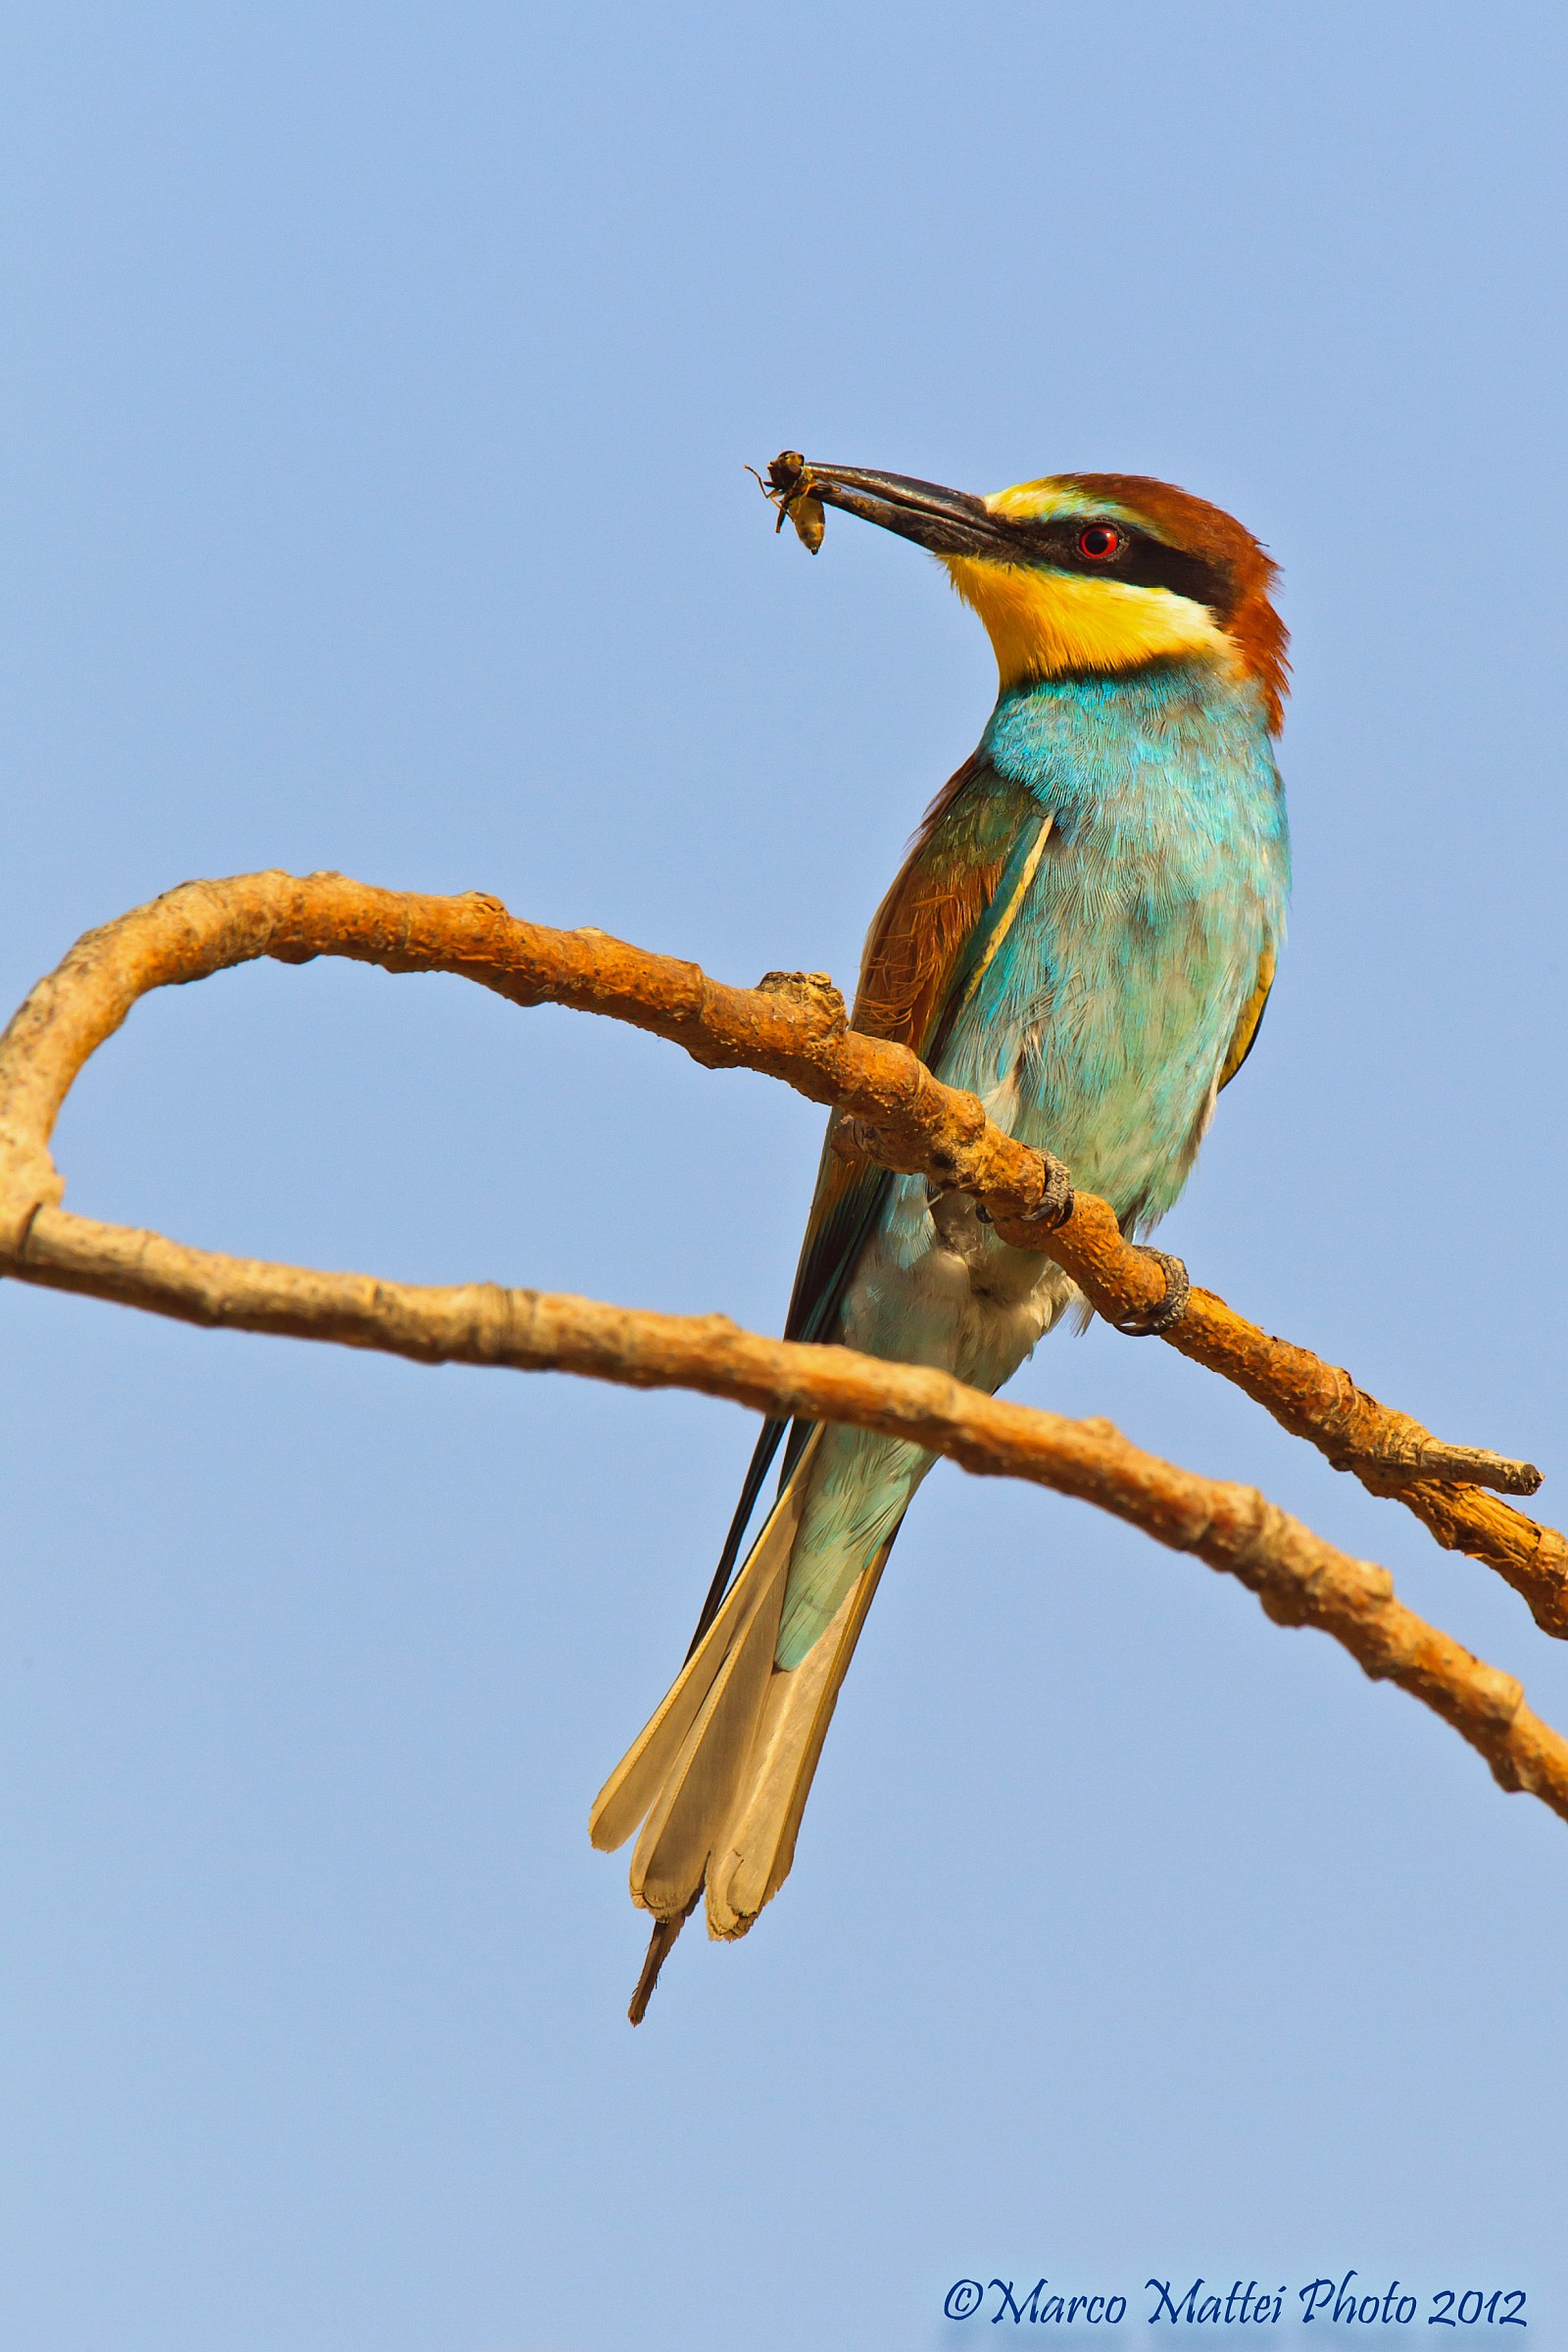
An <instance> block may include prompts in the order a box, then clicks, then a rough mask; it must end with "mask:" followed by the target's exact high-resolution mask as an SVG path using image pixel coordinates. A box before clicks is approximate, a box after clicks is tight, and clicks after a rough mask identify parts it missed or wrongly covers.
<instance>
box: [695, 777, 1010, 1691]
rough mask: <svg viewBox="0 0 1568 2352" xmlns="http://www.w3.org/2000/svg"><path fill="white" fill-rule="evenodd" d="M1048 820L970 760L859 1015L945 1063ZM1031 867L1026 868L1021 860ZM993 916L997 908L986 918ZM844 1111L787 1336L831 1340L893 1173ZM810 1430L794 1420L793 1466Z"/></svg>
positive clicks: (735, 1543)
mask: <svg viewBox="0 0 1568 2352" xmlns="http://www.w3.org/2000/svg"><path fill="white" fill-rule="evenodd" d="M1049 827H1050V818H1049V817H1047V816H1045V815H1044V814H1043V812H1042V810H1041V808H1040V805H1039V803H1038V802H1037V801H1036V800H1034V799H1033V797H1032V796H1031V795H1030V794H1029V793H1027V792H1026V791H1025V790H1024V789H1023V787H1022V786H1021V785H1017V784H1013V783H1010V782H1008V781H1006V780H1005V778H1003V777H1001V776H999V775H998V773H997V771H996V770H995V768H993V767H992V765H991V762H990V760H988V759H986V758H985V756H984V754H983V753H980V752H976V753H974V754H972V755H971V757H970V758H969V759H968V760H965V761H964V763H963V765H962V766H961V767H960V768H959V769H958V771H957V773H956V775H955V776H953V777H951V778H950V780H949V781H948V783H947V784H945V785H944V786H943V788H942V790H941V792H940V793H938V795H937V797H936V799H935V800H934V801H933V802H932V804H931V806H930V808H929V809H927V810H926V813H925V817H924V819H923V821H922V823H921V826H920V830H919V832H918V833H917V834H916V835H915V838H914V840H913V842H912V843H911V844H910V848H909V854H908V856H907V858H906V859H905V861H904V864H903V866H902V867H901V869H900V871H899V874H898V876H897V878H896V880H895V881H894V883H893V886H892V888H891V889H890V890H889V892H888V894H887V896H886V898H885V899H884V900H883V901H882V904H881V906H880V907H878V908H877V910H876V913H875V914H874V915H873V916H872V918H871V928H870V930H869V932H868V933H867V935H866V942H865V953H864V955H863V956H862V958H861V962H860V979H859V986H858V989H857V991H856V997H855V1007H854V1010H853V1011H852V1013H851V1015H850V1026H851V1027H852V1028H853V1029H858V1030H859V1031H860V1032H861V1034H862V1035H864V1036H867V1037H882V1038H889V1039H891V1040H893V1041H894V1042H895V1043H897V1044H899V1045H904V1046H908V1047H909V1048H910V1050H911V1051H912V1052H913V1053H915V1054H918V1055H919V1056H920V1058H921V1060H922V1061H924V1062H926V1063H930V1062H932V1061H934V1060H936V1059H937V1058H938V1057H939V1056H940V1054H941V1053H942V1050H943V1048H944V1046H945V1045H946V1043H947V1037H948V1033H949V1030H950V1028H951V1025H952V1021H953V1017H954V1015H955V1014H956V1011H957V1009H958V1007H959V1006H960V1005H961V1004H962V1003H963V1000H964V998H965V996H966V994H967V992H968V989H969V987H970V986H971V985H972V983H973V981H974V980H975V979H976V978H977V976H978V973H979V972H980V970H982V969H983V968H984V964H985V962H986V961H987V960H989V957H990V956H991V954H992V953H994V952H995V948H996V946H997V944H998V939H999V937H1000V930H999V925H1005V923H1006V922H1007V921H1010V919H1011V915H1012V913H1013V912H1015V911H1016V908H1017V906H1018V904H1019V902H1020V901H1021V898H1022V895H1023V889H1024V888H1026V887H1027V883H1028V881H1029V880H1030V879H1032V874H1033V864H1034V862H1035V861H1037V860H1038V857H1039V853H1040V850H1041V848H1042V847H1043V845H1044V838H1045V832H1046V831H1047V830H1049ZM1026 866H1027V868H1028V871H1027V872H1025V871H1024V870H1023V869H1024V868H1025V867H1026ZM988 918H989V919H988ZM840 1125H841V1120H840V1117H839V1114H838V1112H837V1111H835V1112H834V1113H833V1114H832V1115H831V1117H830V1118H829V1120H828V1129H827V1138H826V1141H825V1143H824V1144H823V1147H822V1158H821V1163H820V1165H819V1167H818V1170H817V1178H816V1191H815V1194H814V1195H813V1198H812V1201H811V1210H810V1215H809V1219H808V1221H807V1227H806V1236H805V1240H804V1242H803V1244H802V1247H801V1257H800V1263H799V1265H798V1266H797V1268H796V1273H795V1287H794V1290H793V1292H792V1293H791V1297H790V1305H789V1313H788V1315H787V1316H786V1317H785V1322H784V1336H785V1338H786V1339H789V1340H807V1341H811V1340H830V1339H831V1338H832V1337H833V1334H834V1330H835V1328H836V1326H837V1322H838V1316H839V1310H840V1308H841V1307H842V1305H843V1303H844V1295H845V1292H846V1291H847V1289H848V1288H849V1283H850V1278H851V1276H852V1274H853V1273H854V1271H855V1264H856V1260H857V1259H858V1256H859V1254H860V1251H861V1250H862V1249H863V1248H864V1246H865V1242H866V1238H867V1236H868V1235H869V1233H870V1232H871V1230H872V1227H873V1226H874V1225H875V1223H876V1220H877V1217H878V1216H879V1214H880V1213H881V1209H882V1206H883V1203H884V1201H886V1199H887V1194H888V1188H889V1186H890V1185H891V1184H892V1182H893V1179H892V1176H891V1175H890V1174H889V1172H888V1171H887V1169H885V1168H880V1167H878V1166H876V1164H875V1163H874V1162H873V1161H871V1160H868V1159H866V1158H865V1157H864V1156H863V1154H860V1153H856V1152H851V1153H848V1154H846V1153H844V1152H841V1151H836V1150H835V1149H834V1143H835V1138H836V1137H837V1135H838V1130H839V1127H840ZM788 1427H789V1424H788V1423H787V1422H784V1421H767V1422H764V1423H763V1425H762V1432H761V1435H760V1438H759V1439H758V1442H757V1447H756V1450H755V1452H754V1453H753V1455H752V1460H751V1466H750V1468H749V1469H748V1471H747V1474H746V1482H745V1484H744V1486H743V1487H742V1489H741V1495H740V1501H739V1503H738V1504H737V1506H736V1510H735V1517H734V1519H733V1521H732V1522H731V1525H730V1531H729V1536H728V1539H727V1541H726V1543H725V1545H724V1549H723V1553H722V1555H721V1557H720V1559H719V1563H718V1568H717V1570H716V1572H715V1574H714V1578H713V1583H712V1587H711V1591H710V1593H709V1595H708V1599H707V1601H706V1603H705V1604H704V1609H703V1614H702V1616H701V1618H700V1619H699V1621H698V1627H697V1632H696V1634H695V1635H694V1636H693V1639H692V1647H693V1649H694V1650H695V1648H696V1646H697V1643H698V1642H700V1641H701V1640H702V1638H703V1635H704V1634H705V1633H706V1632H707V1630H708V1627H709V1626H710V1625H711V1622H712V1619H713V1616H714V1614H715V1613H716V1611H717V1608H718V1605H719V1603H720V1601H721V1600H722V1598H723V1595H724V1592H725V1588H726V1587H727V1585H728V1583H729V1579H730V1576H731V1574H732V1573H733V1570H734V1567H735V1563H736V1561H737V1560H738V1559H739V1557H740V1555H741V1546H742V1544H744V1543H745V1540H746V1530H747V1527H748V1526H749V1524H750V1522H751V1518H752V1514H753V1512H754V1510H755V1509H756V1507H757V1502H758V1497H759V1496H760V1494H761V1491H762V1487H763V1485H764V1483H765V1481H766V1478H767V1474H768V1470H769V1468H770V1466H771V1464H772V1460H773V1456H774V1455H775V1453H776V1452H777V1451H778V1447H779V1445H780V1442H781V1441H782V1439H783V1437H784V1433H785V1431H786V1429H787V1428H788ZM808 1436H809V1424H805V1425H801V1424H797V1426H796V1428H795V1429H794V1431H793V1433H792V1435H791V1439H790V1446H789V1449H788V1452H787V1454H786V1457H785V1464H784V1472H785V1476H786V1477H787V1476H788V1475H789V1472H790V1471H791V1469H793V1467H794V1465H795V1462H796V1461H797V1460H798V1459H799V1456H800V1451H801V1448H802V1446H804V1445H805V1443H806V1440H807V1437H808Z"/></svg>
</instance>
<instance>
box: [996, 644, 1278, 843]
mask: <svg viewBox="0 0 1568 2352" xmlns="http://www.w3.org/2000/svg"><path fill="white" fill-rule="evenodd" d="M981 749H982V750H983V751H984V752H985V753H986V754H987V756H988V757H989V759H990V760H991V763H992V765H993V766H994V767H995V768H996V769H997V770H998V771H999V773H1001V774H1003V775H1005V776H1007V777H1009V778H1010V779H1011V780H1012V781H1013V782H1015V783H1018V784H1022V785H1023V786H1024V787H1025V788H1026V789H1027V790H1029V791H1030V792H1032V793H1034V794H1036V795H1037V796H1038V797H1039V798H1041V799H1042V800H1044V801H1045V802H1047V804H1048V805H1049V806H1051V807H1052V808H1053V809H1054V810H1056V812H1057V813H1058V814H1059V815H1060V816H1062V817H1063V818H1065V817H1066V816H1067V815H1068V813H1069V810H1070V808H1071V807H1072V805H1074V804H1077V805H1079V806H1088V805H1092V804H1094V803H1096V802H1101V801H1103V800H1104V799H1105V798H1106V796H1113V797H1116V798H1121V797H1123V796H1126V795H1129V794H1131V795H1135V796H1136V795H1138V794H1139V793H1140V792H1141V790H1142V789H1143V785H1144V784H1145V783H1147V782H1150V781H1152V778H1153V776H1154V775H1155V774H1156V773H1158V774H1160V775H1163V776H1167V777H1169V776H1174V775H1175V774H1177V773H1185V774H1186V775H1187V776H1188V777H1189V778H1192V779H1194V780H1197V779H1198V778H1200V777H1201V776H1204V775H1218V774H1220V773H1222V772H1227V771H1229V772H1237V771H1246V772H1247V773H1249V774H1253V773H1255V774H1257V775H1258V776H1260V777H1262V776H1266V777H1267V778H1269V779H1271V780H1272V779H1273V776H1274V762H1273V753H1272V746H1271V744H1270V740H1269V728H1268V711H1267V709H1266V707H1265V703H1264V698H1263V695H1262V693H1261V692H1260V690H1259V688H1258V687H1257V685H1256V683H1255V681H1254V680H1252V679H1251V678H1250V677H1248V676H1246V675H1245V674H1242V673H1238V672H1237V671H1236V670H1235V669H1233V668H1232V667H1231V666H1230V665H1229V664H1220V663H1216V662H1210V661H1208V660H1207V659H1206V658H1204V657H1202V656H1200V657H1199V658H1197V659H1196V660H1180V659H1176V660H1163V661H1156V662H1146V663H1144V664H1143V665H1142V666H1141V667H1139V668H1136V669H1126V670H1120V671H1118V672H1116V673H1115V674H1114V675H1113V676H1109V677H1104V676H1084V675H1078V676H1072V677H1057V678H1041V679H1036V680H1035V681H1033V682H1032V683H1030V684H1028V685H1021V686H1015V687H1012V688H1010V689H1006V690H1005V691H1004V693H1003V694H1002V696H1001V698H1000V699H999V701H998V703H997V707H996V709H995V711H993V712H992V714H991V720H990V723H989V725H988V726H987V728H986V732H985V735H984V738H983V739H982V744H981Z"/></svg>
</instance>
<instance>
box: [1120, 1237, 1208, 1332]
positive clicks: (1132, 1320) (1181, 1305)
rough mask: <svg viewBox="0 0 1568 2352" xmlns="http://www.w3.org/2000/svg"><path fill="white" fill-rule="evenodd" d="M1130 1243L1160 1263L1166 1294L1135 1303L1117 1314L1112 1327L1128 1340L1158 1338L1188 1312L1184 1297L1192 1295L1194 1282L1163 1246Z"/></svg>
mask: <svg viewBox="0 0 1568 2352" xmlns="http://www.w3.org/2000/svg"><path fill="white" fill-rule="evenodd" d="M1132 1247H1133V1249H1135V1250H1138V1251H1139V1252H1140V1254H1141V1255H1142V1256H1144V1257H1152V1259H1153V1260H1154V1263H1155V1264H1156V1265H1157V1266H1158V1267H1159V1269H1160V1271H1161V1273H1162V1274H1163V1275H1164V1277H1165V1296H1164V1298H1163V1299H1160V1300H1159V1302H1158V1304H1157V1305H1154V1306H1135V1307H1133V1308H1132V1309H1131V1311H1130V1312H1129V1313H1127V1314H1125V1315H1118V1316H1117V1318H1116V1320H1115V1322H1114V1323H1113V1324H1112V1325H1111V1329H1112V1330H1113V1331H1119V1332H1121V1333H1123V1334H1124V1336H1125V1337H1126V1338H1127V1339H1129V1340H1154V1339H1158V1338H1159V1337H1160V1336H1161V1334H1162V1333H1164V1332H1167V1331H1169V1330H1170V1329H1171V1328H1172V1326H1173V1325H1174V1324H1177V1323H1179V1322H1180V1321H1181V1319H1182V1317H1183V1315H1184V1314H1185V1313H1186V1312H1187V1301H1188V1299H1190V1298H1191V1297H1192V1295H1193V1286H1192V1283H1191V1282H1190V1281H1189V1280H1188V1275H1187V1268H1186V1267H1185V1266H1184V1265H1183V1264H1182V1261H1181V1259H1180V1258H1179V1257H1172V1256H1170V1255H1169V1253H1168V1252H1167V1251H1166V1250H1151V1249H1149V1248H1148V1247H1147V1245H1146V1244H1144V1243H1142V1242H1134V1243H1133V1244H1132Z"/></svg>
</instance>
